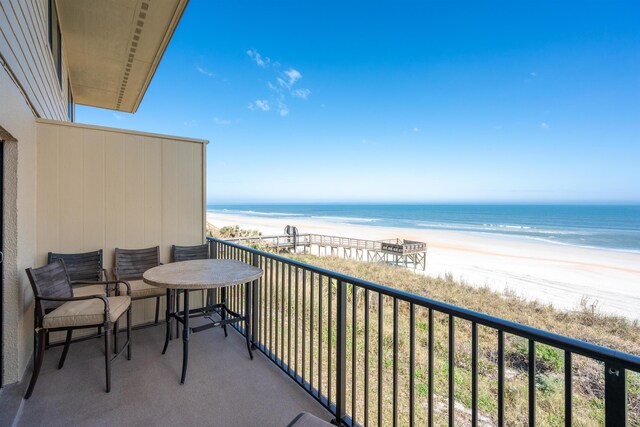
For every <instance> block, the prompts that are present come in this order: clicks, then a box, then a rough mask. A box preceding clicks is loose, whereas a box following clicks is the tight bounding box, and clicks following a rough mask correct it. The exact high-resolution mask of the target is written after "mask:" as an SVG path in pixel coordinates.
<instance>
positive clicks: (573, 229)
mask: <svg viewBox="0 0 640 427" xmlns="http://www.w3.org/2000/svg"><path fill="white" fill-rule="evenodd" d="M208 210H209V211H210V212H214V213H215V212H220V213H227V214H242V215H250V216H256V217H270V218H282V219H287V220H289V222H290V223H291V225H295V220H296V218H310V219H314V220H322V221H329V222H340V223H347V224H363V225H370V226H378V227H404V228H421V229H432V230H455V231H465V232H471V233H485V234H493V235H502V236H511V237H520V238H525V239H533V240H541V241H546V242H553V243H557V244H564V245H575V246H583V247H594V248H607V249H616V250H622V251H629V252H640V205H403V204H394V205H364V204H357V205H356V204H327V205H321V204H304V205H284V204H281V205H214V206H208ZM301 232H304V230H301Z"/></svg>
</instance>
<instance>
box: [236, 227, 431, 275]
mask: <svg viewBox="0 0 640 427" xmlns="http://www.w3.org/2000/svg"><path fill="white" fill-rule="evenodd" d="M226 240H227V241H229V242H234V243H238V244H241V245H246V246H258V247H265V248H268V249H269V250H275V251H282V250H288V251H291V252H294V253H295V252H298V250H299V249H300V248H302V251H303V252H304V253H310V254H313V253H317V255H318V256H322V255H332V256H341V257H343V258H345V259H355V260H358V261H366V262H378V263H385V264H393V265H398V266H402V267H412V268H414V269H417V268H418V267H421V268H422V270H426V268H427V264H426V259H427V244H426V243H424V242H416V241H412V240H404V239H391V240H366V239H354V238H350V237H337V236H327V235H323V234H312V233H308V234H282V235H276V236H252V237H238V238H231V239H226Z"/></svg>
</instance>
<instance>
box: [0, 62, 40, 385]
mask: <svg viewBox="0 0 640 427" xmlns="http://www.w3.org/2000/svg"><path fill="white" fill-rule="evenodd" d="M0 94H1V98H2V102H0V121H1V124H0V125H1V126H2V127H4V128H5V129H6V130H7V131H8V132H10V133H11V135H12V136H14V137H15V138H16V139H17V140H18V142H5V143H4V150H5V151H4V154H5V156H4V188H3V197H4V230H3V231H4V233H3V234H4V242H3V246H4V263H3V272H4V277H3V279H4V283H3V297H4V319H3V332H4V333H3V335H4V342H3V343H2V346H3V350H4V378H3V382H4V383H5V384H10V383H13V382H16V381H18V380H19V379H20V378H21V377H22V374H23V373H24V371H25V368H26V366H27V363H28V359H29V355H30V353H31V347H32V345H31V343H32V342H33V341H32V333H33V320H32V319H33V318H32V316H33V310H32V309H31V303H32V297H31V290H30V288H29V284H28V281H27V278H26V276H25V274H24V269H25V268H27V267H29V266H30V265H33V262H34V259H35V247H36V246H35V191H36V174H35V158H36V144H35V122H34V118H33V115H32V112H31V110H30V108H29V107H28V105H27V103H26V102H25V101H24V99H23V98H22V96H21V94H20V92H19V91H18V90H17V88H16V87H15V85H14V84H13V81H12V80H11V78H10V77H9V75H8V74H7V73H6V72H5V70H4V69H1V68H0Z"/></svg>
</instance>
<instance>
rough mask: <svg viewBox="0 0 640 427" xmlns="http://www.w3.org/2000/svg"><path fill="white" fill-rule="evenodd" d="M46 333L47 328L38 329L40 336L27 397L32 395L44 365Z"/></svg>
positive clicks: (35, 350) (35, 349)
mask: <svg viewBox="0 0 640 427" xmlns="http://www.w3.org/2000/svg"><path fill="white" fill-rule="evenodd" d="M46 335H47V331H46V330H45V329H40V330H39V331H38V336H37V338H36V343H37V345H36V347H37V348H34V349H33V350H34V360H33V374H32V375H31V381H30V382H29V388H27V393H26V394H25V395H24V398H25V399H28V398H30V397H31V393H33V388H34V387H35V385H36V381H38V375H39V374H40V368H41V367H42V359H43V358H44V347H45V346H46Z"/></svg>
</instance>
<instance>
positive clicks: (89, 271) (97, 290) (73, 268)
mask: <svg viewBox="0 0 640 427" xmlns="http://www.w3.org/2000/svg"><path fill="white" fill-rule="evenodd" d="M58 259H61V260H63V261H64V265H65V267H66V268H67V273H68V274H69V278H70V279H71V286H72V290H73V296H74V297H83V296H87V295H104V296H109V289H105V286H104V285H101V284H95V283H91V282H101V281H103V280H109V275H108V273H107V270H105V269H104V268H103V265H102V249H98V250H97V251H93V252H84V253H66V254H63V253H56V252H49V254H48V256H47V264H51V263H52V262H54V261H56V260H58ZM87 283H91V284H87ZM114 330H118V325H117V324H116V327H115V328H114ZM101 336H102V326H98V334H97V335H96V337H98V338H99V337H101ZM85 339H87V337H83V338H80V339H78V340H73V341H72V342H75V341H81V340H85ZM49 347H50V344H49V334H48V333H47V344H46V348H49Z"/></svg>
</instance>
